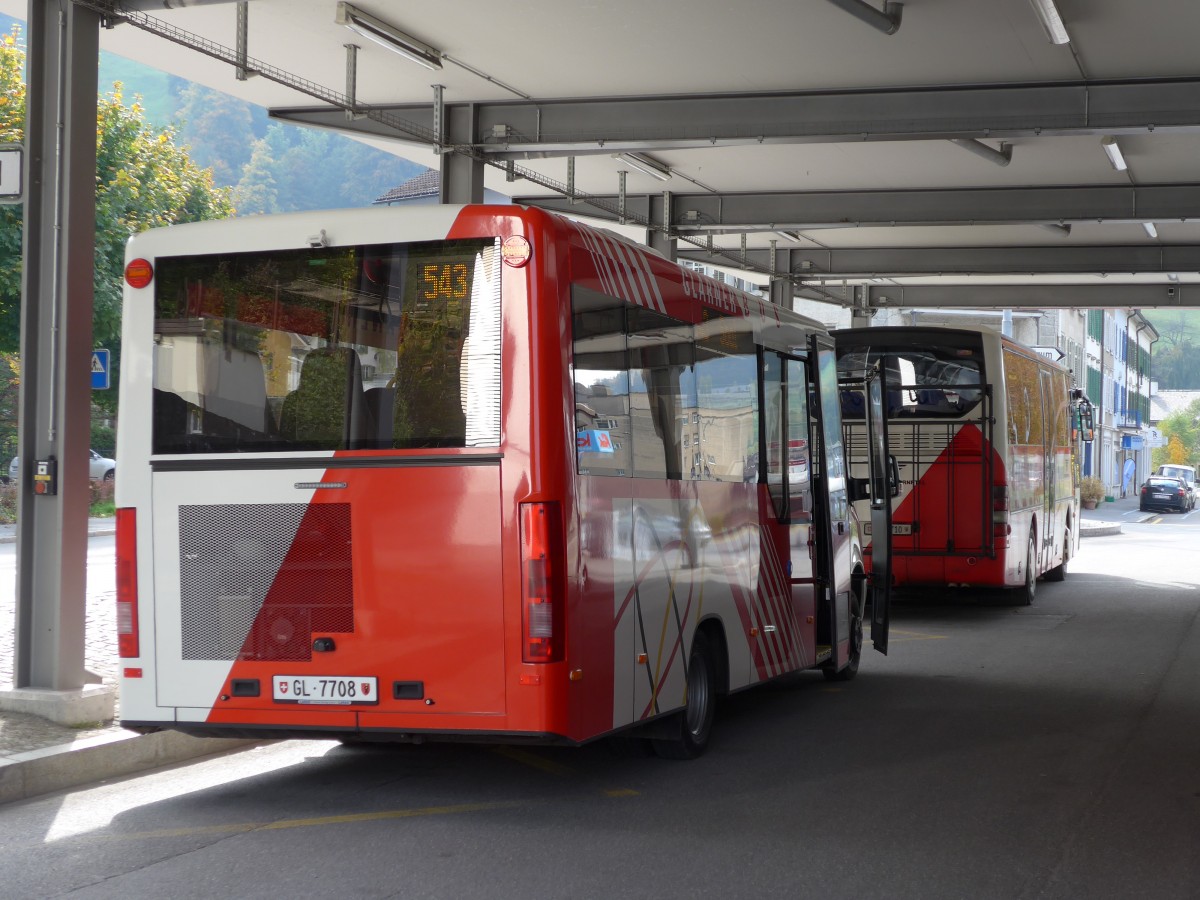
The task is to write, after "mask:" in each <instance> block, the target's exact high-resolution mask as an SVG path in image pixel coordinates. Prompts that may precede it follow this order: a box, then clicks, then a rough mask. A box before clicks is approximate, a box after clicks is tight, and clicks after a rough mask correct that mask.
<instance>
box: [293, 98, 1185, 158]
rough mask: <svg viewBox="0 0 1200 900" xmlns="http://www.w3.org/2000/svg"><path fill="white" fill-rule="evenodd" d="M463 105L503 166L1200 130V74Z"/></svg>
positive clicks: (303, 119)
mask: <svg viewBox="0 0 1200 900" xmlns="http://www.w3.org/2000/svg"><path fill="white" fill-rule="evenodd" d="M456 105H461V106H471V107H473V109H474V111H475V114H476V115H477V116H478V121H479V127H480V135H481V138H480V141H481V142H480V143H479V144H478V145H477V147H478V149H479V150H481V151H482V152H485V153H487V154H488V155H490V156H494V157H496V158H497V159H537V158H548V157H555V156H568V155H570V156H580V155H584V154H589V153H618V152H624V151H637V150H665V149H671V148H681V149H682V148H695V147H714V146H740V145H746V144H772V143H784V144H787V143H828V142H847V141H895V140H935V139H950V140H980V139H991V140H1009V139H1012V138H1018V137H1029V136H1045V135H1080V134H1084V135H1086V134H1093V135H1125V134H1146V133H1148V132H1153V131H1166V132H1171V133H1197V132H1200V78H1182V79H1139V80H1136V81H1135V80H1127V81H1109V82H1090V83H1054V84H1014V85H958V86H948V87H947V86H939V87H923V88H896V89H890V88H889V89H876V90H849V91H793V92H787V93H762V94H748V93H736V94H735V93H731V94H680V95H669V96H639V97H606V98H576V99H560V100H497V101H490V102H489V101H472V102H470V103H461V104H449V105H448V106H449V107H450V108H453V107H454V106H456ZM371 109H373V110H377V111H383V112H388V113H390V114H392V115H393V116H395V117H397V118H399V119H403V120H406V121H408V122H411V123H415V124H417V125H420V126H424V127H425V128H431V127H432V125H433V110H432V107H431V105H430V104H426V103H408V104H380V105H376V106H373V107H371ZM271 115H272V116H273V117H275V118H278V119H284V120H287V121H292V122H298V123H301V124H308V125H317V126H325V127H336V128H338V129H340V130H357V131H361V132H363V133H366V134H372V135H375V136H378V137H390V138H398V139H401V140H417V141H419V140H420V138H419V137H416V138H414V137H413V135H412V133H407V134H404V133H399V132H397V131H396V130H394V129H389V128H388V126H387V125H386V124H381V123H380V122H377V121H373V120H372V119H370V118H367V119H358V120H355V121H354V122H346V121H345V117H344V116H343V115H342V114H341V110H340V109H331V108H328V107H289V108H276V109H272V110H271Z"/></svg>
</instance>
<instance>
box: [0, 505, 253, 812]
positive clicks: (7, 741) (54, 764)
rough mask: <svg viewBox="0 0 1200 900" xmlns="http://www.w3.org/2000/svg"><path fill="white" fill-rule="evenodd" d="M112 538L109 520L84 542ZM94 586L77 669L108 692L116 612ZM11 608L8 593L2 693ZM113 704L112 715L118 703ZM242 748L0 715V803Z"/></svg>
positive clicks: (91, 528) (12, 531) (5, 530)
mask: <svg viewBox="0 0 1200 900" xmlns="http://www.w3.org/2000/svg"><path fill="white" fill-rule="evenodd" d="M114 533H116V522H115V520H113V519H111V518H91V519H89V520H88V535H89V537H99V536H103V535H111V534H114ZM16 539H17V537H16V526H15V525H4V524H0V543H11V542H14V541H16ZM106 574H107V573H106ZM95 581H97V582H99V583H101V584H102V587H101V588H99V589H93V588H92V587H89V590H88V598H87V624H86V628H85V642H86V650H85V653H86V658H85V662H86V665H87V667H88V670H89V671H92V672H95V673H96V674H97V675H99V676H101V678H102V679H103V682H104V683H105V684H115V683H116V674H117V670H116V666H117V649H116V607H115V605H114V598H113V592H112V589H111V581H112V578H111V576H110V577H107V578H105V579H101V578H96V579H95ZM13 608H14V607H13V598H12V594H11V592H10V593H9V594H8V595H7V597H5V598H4V599H0V686H7V685H8V684H10V683H11V679H12V664H13V658H12V656H13V638H14V635H13V627H14V622H13ZM117 704H118V707H117V709H118V715H119V712H120V697H118V698H117ZM250 743H252V742H249V741H237V740H200V739H198V738H190V737H188V736H186V735H183V734H177V733H173V732H164V733H161V734H154V735H138V734H135V733H134V732H132V731H127V730H126V729H124V728H121V727H120V726H119V725H116V724H114V723H113V722H97V723H95V724H94V725H93V726H90V727H86V728H70V727H67V726H65V725H58V724H56V723H54V722H51V721H49V720H48V719H43V718H42V717H41V716H34V715H29V714H26V713H18V712H10V711H6V710H0V803H8V802H12V801H15V800H22V799H25V798H28V797H34V796H37V795H39V794H46V793H51V792H53V791H58V790H64V789H66V788H69V787H74V786H76V785H81V784H90V783H94V782H96V781H100V780H103V779H105V778H115V777H119V776H122V775H129V774H133V773H135V772H140V771H144V770H146V769H151V768H155V767H157V766H164V765H169V764H170V763H174V762H179V761H181V760H185V759H191V758H194V757H197V756H205V755H209V754H212V753H222V752H227V751H229V750H231V749H235V748H239V747H244V746H247V745H248V744H250Z"/></svg>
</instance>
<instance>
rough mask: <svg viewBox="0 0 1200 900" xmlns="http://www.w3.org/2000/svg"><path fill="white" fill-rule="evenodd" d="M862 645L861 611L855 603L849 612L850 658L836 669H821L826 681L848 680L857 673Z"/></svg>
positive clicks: (860, 660)
mask: <svg viewBox="0 0 1200 900" xmlns="http://www.w3.org/2000/svg"><path fill="white" fill-rule="evenodd" d="M862 646H863V612H862V605H861V604H859V603H855V605H854V609H853V610H851V613H850V658H849V659H848V660H846V665H844V666H842V668H840V669H838V670H837V671H836V672H835V671H834V670H833V669H822V670H821V671H822V673H823V674H824V675H825V680H826V681H849V680H850V679H852V678H853V677H854V676H855V675H857V674H858V666H859V663H860V662H862Z"/></svg>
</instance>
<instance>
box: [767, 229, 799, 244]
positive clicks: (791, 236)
mask: <svg viewBox="0 0 1200 900" xmlns="http://www.w3.org/2000/svg"><path fill="white" fill-rule="evenodd" d="M772 233H773V234H777V235H779V236H780V237H781V238H783V239H784V240H786V241H796V242H797V243H799V242H800V235H798V234H796V232H794V231H775V232H772Z"/></svg>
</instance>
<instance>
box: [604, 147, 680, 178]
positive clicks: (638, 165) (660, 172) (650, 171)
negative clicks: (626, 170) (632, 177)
mask: <svg viewBox="0 0 1200 900" xmlns="http://www.w3.org/2000/svg"><path fill="white" fill-rule="evenodd" d="M615 158H616V159H619V160H621V162H623V163H626V164H627V165H628V166H629V167H630V168H631V169H637V170H638V171H639V172H641V173H642V174H643V175H649V176H650V177H651V178H657V179H658V180H659V181H670V180H671V168H670V166H667V165H664V164H663V163H660V162H659V161H658V160H657V159H651V158H650V157H649V156H645V155H644V154H641V153H618V154H617V155H616V156H615Z"/></svg>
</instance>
